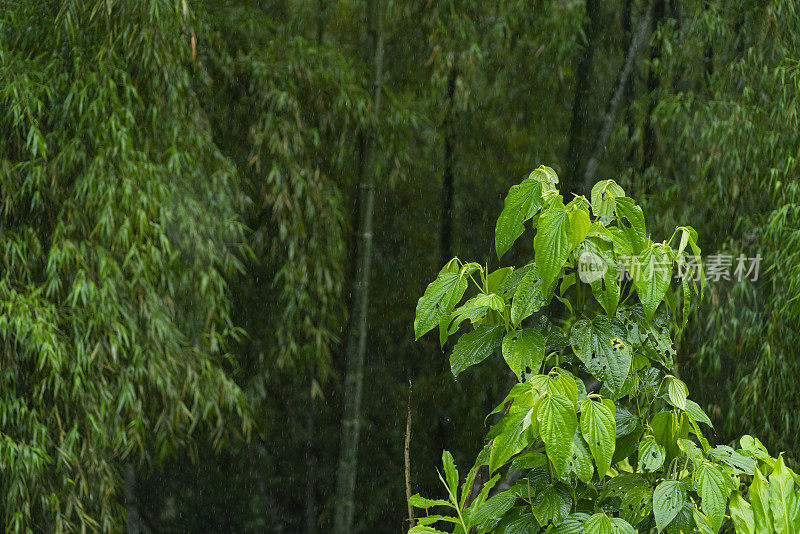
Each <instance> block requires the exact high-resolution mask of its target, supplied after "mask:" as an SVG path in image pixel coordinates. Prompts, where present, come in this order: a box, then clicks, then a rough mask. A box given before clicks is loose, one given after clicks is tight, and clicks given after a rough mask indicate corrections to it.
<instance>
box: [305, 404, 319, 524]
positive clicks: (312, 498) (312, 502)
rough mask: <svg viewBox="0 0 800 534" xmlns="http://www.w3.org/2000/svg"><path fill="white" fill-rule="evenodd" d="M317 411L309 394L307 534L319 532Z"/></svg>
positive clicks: (307, 416) (307, 415)
mask: <svg viewBox="0 0 800 534" xmlns="http://www.w3.org/2000/svg"><path fill="white" fill-rule="evenodd" d="M316 409H317V406H316V403H315V402H314V398H313V397H312V396H311V395H310V394H309V396H308V408H307V411H306V499H305V500H306V502H305V520H304V521H303V532H304V533H305V534H314V532H316V530H317V500H316V497H317V477H316V474H317V465H316V454H315V447H314V438H315V426H314V419H315V418H316Z"/></svg>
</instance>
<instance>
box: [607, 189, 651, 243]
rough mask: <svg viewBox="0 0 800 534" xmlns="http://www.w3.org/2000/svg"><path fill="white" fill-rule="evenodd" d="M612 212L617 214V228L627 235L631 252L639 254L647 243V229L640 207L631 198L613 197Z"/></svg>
mask: <svg viewBox="0 0 800 534" xmlns="http://www.w3.org/2000/svg"><path fill="white" fill-rule="evenodd" d="M614 212H615V213H616V215H617V224H618V225H619V228H620V229H621V230H622V231H623V232H624V233H625V235H626V236H627V237H628V242H629V243H630V244H631V251H632V253H633V254H640V253H641V252H642V251H643V250H644V248H645V246H646V245H647V230H646V229H645V225H644V214H643V213H642V208H641V207H639V206H637V205H636V202H634V200H633V199H632V198H628V197H619V198H616V199H614Z"/></svg>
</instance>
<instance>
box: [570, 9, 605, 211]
mask: <svg viewBox="0 0 800 534" xmlns="http://www.w3.org/2000/svg"><path fill="white" fill-rule="evenodd" d="M600 6H601V2H600V0H586V17H587V20H586V26H585V27H584V35H585V40H584V42H583V43H582V50H581V54H580V59H579V61H578V66H577V70H576V71H575V98H574V100H573V103H572V122H571V123H570V128H569V147H568V149H567V175H566V176H565V177H564V178H565V179H564V187H563V188H562V192H563V193H564V195H565V196H566V195H569V193H570V192H572V191H574V190H575V188H576V186H577V185H578V184H579V182H580V177H581V171H582V170H583V160H584V150H585V148H584V147H585V143H586V141H585V140H586V138H587V136H586V130H587V126H588V124H587V123H588V119H587V117H588V109H589V98H590V96H591V84H592V79H593V77H594V76H593V72H594V50H595V48H597V41H598V37H599V34H600Z"/></svg>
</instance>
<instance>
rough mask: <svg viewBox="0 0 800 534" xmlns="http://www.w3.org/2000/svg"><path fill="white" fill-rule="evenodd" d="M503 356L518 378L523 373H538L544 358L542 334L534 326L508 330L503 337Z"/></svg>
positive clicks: (521, 376)
mask: <svg viewBox="0 0 800 534" xmlns="http://www.w3.org/2000/svg"><path fill="white" fill-rule="evenodd" d="M503 358H505V360H506V363H507V364H508V366H509V367H510V368H511V370H512V371H514V374H516V375H517V378H518V379H520V380H522V378H523V376H524V375H525V374H530V373H538V372H539V368H540V367H541V366H542V360H544V336H543V335H542V333H541V332H539V330H537V329H535V328H523V329H522V330H515V331H513V332H509V333H508V334H506V336H505V337H504V338H503Z"/></svg>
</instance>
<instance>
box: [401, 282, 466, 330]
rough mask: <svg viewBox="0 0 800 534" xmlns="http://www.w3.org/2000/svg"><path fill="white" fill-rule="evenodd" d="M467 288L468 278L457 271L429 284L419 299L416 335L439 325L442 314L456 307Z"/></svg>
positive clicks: (415, 325) (415, 320)
mask: <svg viewBox="0 0 800 534" xmlns="http://www.w3.org/2000/svg"><path fill="white" fill-rule="evenodd" d="M466 290H467V280H466V278H461V277H460V276H459V275H458V274H457V273H445V274H442V275H440V276H439V277H438V278H436V280H434V281H433V282H431V283H430V284H429V285H428V288H427V289H426V290H425V294H424V295H422V297H420V299H419V301H417V314H416V318H415V319H414V336H415V338H416V339H419V338H420V337H422V336H423V335H424V334H425V333H426V332H428V331H430V330H431V329H433V328H435V327H436V326H438V325H439V319H440V318H441V317H442V315H447V314H449V313H450V312H451V311H453V309H454V308H455V307H456V304H458V301H459V300H461V297H463V296H464V292H465V291H466Z"/></svg>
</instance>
